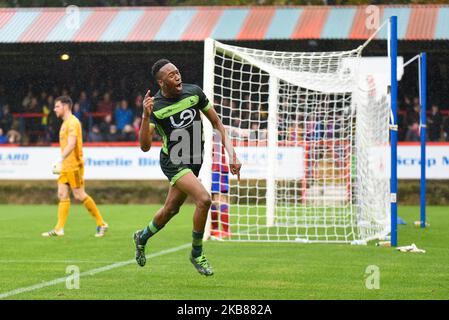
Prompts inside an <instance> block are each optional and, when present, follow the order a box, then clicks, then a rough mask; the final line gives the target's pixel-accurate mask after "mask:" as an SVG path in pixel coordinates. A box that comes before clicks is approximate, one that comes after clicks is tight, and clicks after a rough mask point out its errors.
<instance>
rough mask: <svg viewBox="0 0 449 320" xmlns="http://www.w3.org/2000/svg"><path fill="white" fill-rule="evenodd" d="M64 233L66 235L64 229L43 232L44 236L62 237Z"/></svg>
mask: <svg viewBox="0 0 449 320" xmlns="http://www.w3.org/2000/svg"><path fill="white" fill-rule="evenodd" d="M63 235H64V229H61V230H56V229H53V230H50V231H48V232H44V233H42V236H43V237H61V236H63Z"/></svg>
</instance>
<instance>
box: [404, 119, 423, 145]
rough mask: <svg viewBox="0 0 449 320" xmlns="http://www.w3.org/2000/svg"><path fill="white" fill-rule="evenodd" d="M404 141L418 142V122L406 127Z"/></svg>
mask: <svg viewBox="0 0 449 320" xmlns="http://www.w3.org/2000/svg"><path fill="white" fill-rule="evenodd" d="M405 141H420V137H419V124H418V122H415V123H413V124H412V125H410V126H409V127H408V130H407V134H406V135H405Z"/></svg>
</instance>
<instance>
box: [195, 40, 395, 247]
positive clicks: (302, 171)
mask: <svg viewBox="0 0 449 320" xmlns="http://www.w3.org/2000/svg"><path fill="white" fill-rule="evenodd" d="M363 49H364V46H360V47H358V48H356V49H354V50H351V51H341V52H280V51H268V50H258V49H250V48H244V47H239V46H231V45H227V44H223V43H220V42H218V41H215V40H213V39H207V40H206V41H205V64H204V90H205V93H206V94H207V95H208V97H209V99H210V100H211V101H213V102H214V107H215V109H216V110H217V112H218V114H219V116H220V118H221V119H222V121H223V123H224V125H225V127H226V129H227V131H228V134H229V137H230V139H231V140H232V141H233V144H234V147H235V148H236V152H237V155H238V157H239V158H240V160H241V161H242V163H243V167H242V171H241V181H240V182H238V181H237V180H236V178H235V177H232V176H230V180H229V191H228V193H227V195H226V196H227V197H226V200H223V198H222V200H220V201H226V202H227V204H228V205H229V222H227V223H229V235H228V236H226V237H223V238H222V239H223V240H230V241H288V242H324V243H354V244H364V243H366V242H367V241H370V240H373V239H384V238H385V237H387V236H388V235H389V234H390V231H391V201H392V196H391V187H390V176H391V174H390V171H391V170H392V166H391V163H392V162H391V158H390V141H389V139H390V129H391V125H390V118H391V114H392V108H391V103H390V90H389V88H390V80H389V77H390V76H391V75H390V68H391V63H390V62H389V60H388V58H373V59H366V58H362V51H363ZM399 62H400V64H402V60H399ZM401 68H402V65H400V66H399V68H398V70H401ZM398 77H400V75H398ZM205 137H206V139H205V140H206V141H208V139H210V140H209V141H212V128H211V127H210V126H205ZM214 152H216V151H214ZM212 153H213V149H212V143H206V145H205V155H204V157H205V162H204V164H203V169H202V172H201V178H202V181H203V183H205V186H206V188H209V190H210V186H211V175H212V161H213V160H212V159H213V158H214V157H212ZM228 160H229V159H228ZM393 170H395V168H393ZM220 183H221V182H220ZM393 200H394V199H393ZM215 219H217V218H215ZM218 219H219V218H218ZM215 222H216V223H220V221H215ZM207 225H208V226H209V225H210V217H209V221H208V224H207ZM209 234H210V229H209V228H208V229H207V230H206V237H207V236H208V235H209Z"/></svg>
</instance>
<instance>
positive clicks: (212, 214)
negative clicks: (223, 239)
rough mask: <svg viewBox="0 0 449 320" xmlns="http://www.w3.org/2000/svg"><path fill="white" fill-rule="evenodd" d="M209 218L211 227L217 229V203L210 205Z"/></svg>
mask: <svg viewBox="0 0 449 320" xmlns="http://www.w3.org/2000/svg"><path fill="white" fill-rule="evenodd" d="M210 210H211V212H210V220H211V229H212V230H218V210H217V205H216V204H212V205H211V207H210Z"/></svg>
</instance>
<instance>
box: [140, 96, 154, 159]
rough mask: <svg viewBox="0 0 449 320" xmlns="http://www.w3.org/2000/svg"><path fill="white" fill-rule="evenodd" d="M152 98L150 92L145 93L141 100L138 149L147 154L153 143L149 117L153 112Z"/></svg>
mask: <svg viewBox="0 0 449 320" xmlns="http://www.w3.org/2000/svg"><path fill="white" fill-rule="evenodd" d="M153 104H154V101H153V97H151V96H150V90H148V91H147V94H146V95H145V98H144V99H143V113H142V124H141V125H140V131H139V142H140V149H142V151H143V152H147V151H148V150H150V148H151V143H152V142H153V132H154V124H152V123H150V116H151V113H152V112H153Z"/></svg>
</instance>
